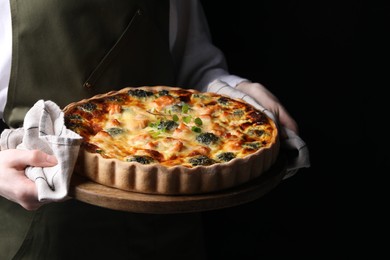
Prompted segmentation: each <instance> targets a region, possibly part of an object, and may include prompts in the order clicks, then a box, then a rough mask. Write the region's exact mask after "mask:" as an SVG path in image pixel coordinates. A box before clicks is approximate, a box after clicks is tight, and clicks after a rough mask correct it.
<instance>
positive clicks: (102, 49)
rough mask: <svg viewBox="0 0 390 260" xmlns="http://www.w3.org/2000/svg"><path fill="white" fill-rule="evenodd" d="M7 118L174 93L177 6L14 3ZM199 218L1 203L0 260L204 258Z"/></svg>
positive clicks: (14, 122)
mask: <svg viewBox="0 0 390 260" xmlns="http://www.w3.org/2000/svg"><path fill="white" fill-rule="evenodd" d="M11 12H12V22H13V23H12V25H13V60H12V70H11V81H10V86H9V92H8V93H9V94H8V99H7V105H6V109H5V114H4V115H5V117H4V118H5V120H6V122H7V123H8V125H10V126H13V127H18V126H20V125H21V124H22V122H23V118H24V113H25V112H26V111H27V110H28V109H29V108H30V107H31V106H32V105H33V104H34V103H35V102H36V101H37V100H38V99H44V100H53V101H54V102H56V103H57V104H59V105H60V106H61V107H63V106H65V105H66V104H68V103H70V102H72V101H76V100H80V99H82V98H87V97H90V96H92V95H95V94H98V93H104V92H107V91H109V90H112V89H114V88H115V89H120V88H122V87H127V86H141V85H149V86H150V85H174V84H175V71H174V68H173V65H172V60H171V57H170V52H169V38H168V37H169V35H168V25H169V17H168V15H169V1H163V0H146V1H131V0H123V1H122V0H115V1H112V0H66V1H65V0H28V1H21V0H11ZM203 254H204V251H203V241H202V227H201V219H200V214H192V213H191V214H165V215H159V214H139V213H129V212H122V211H114V210H109V209H105V208H100V207H96V206H92V205H89V204H85V203H82V202H79V201H75V200H67V201H65V202H61V203H50V204H47V205H45V206H43V207H41V208H40V209H38V210H37V211H26V210H24V209H23V208H22V207H21V206H19V205H18V204H15V203H13V202H10V201H8V200H6V199H4V198H1V197H0V259H2V260H7V259H37V260H45V259H50V260H56V259H157V258H158V259H204V255H203Z"/></svg>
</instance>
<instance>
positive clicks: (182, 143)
mask: <svg viewBox="0 0 390 260" xmlns="http://www.w3.org/2000/svg"><path fill="white" fill-rule="evenodd" d="M63 111H64V115H65V124H66V126H67V128H68V129H70V130H72V131H74V132H76V133H78V134H79V135H81V136H82V137H83V143H82V145H81V149H80V153H79V157H78V160H77V163H76V167H75V173H76V174H79V175H82V176H85V177H87V178H88V179H90V180H91V181H94V182H97V183H100V184H102V185H106V186H109V187H113V188H118V189H122V190H127V191H132V192H141V193H150V194H166V195H180V194H199V193H208V192H216V191H220V190H224V189H227V188H231V187H234V186H237V185H240V184H242V183H245V182H247V181H249V180H251V179H253V178H256V177H258V176H260V175H261V174H262V173H264V172H265V171H267V170H268V169H269V168H270V167H271V166H272V164H273V163H274V162H275V161H276V159H277V157H278V153H279V147H280V144H279V134H278V128H277V126H276V124H275V122H274V121H273V120H272V119H271V118H269V117H268V116H267V115H266V114H265V113H263V112H261V111H259V110H257V109H255V108H254V107H253V106H252V105H250V104H248V103H246V102H245V101H243V100H241V99H233V98H230V97H228V96H225V95H220V94H216V93H212V92H200V91H197V90H194V89H183V88H178V87H170V86H144V87H127V88H124V89H121V90H117V91H111V92H108V93H105V94H100V95H96V96H94V97H92V98H89V99H83V100H80V101H78V102H74V103H71V104H69V105H67V106H66V107H65V108H64V110H63Z"/></svg>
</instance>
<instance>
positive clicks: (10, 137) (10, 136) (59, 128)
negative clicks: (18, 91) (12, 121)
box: [0, 100, 82, 201]
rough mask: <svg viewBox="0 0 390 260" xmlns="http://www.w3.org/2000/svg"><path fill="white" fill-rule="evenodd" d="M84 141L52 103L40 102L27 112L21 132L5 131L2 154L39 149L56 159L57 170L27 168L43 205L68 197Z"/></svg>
mask: <svg viewBox="0 0 390 260" xmlns="http://www.w3.org/2000/svg"><path fill="white" fill-rule="evenodd" d="M81 141H82V137H81V136H79V135H78V134H76V133H75V132H73V131H71V130H69V129H67V128H66V126H65V124H64V114H63V112H62V110H61V109H60V108H59V107H58V105H57V104H55V103H54V102H52V101H43V100H39V101H37V102H36V103H35V105H34V106H33V107H32V108H31V109H30V110H29V111H28V112H27V114H26V116H25V118H24V124H23V127H21V128H16V129H5V130H4V131H3V133H2V134H1V139H0V145H1V150H5V149H15V148H16V149H26V150H34V149H38V150H41V151H43V152H45V153H48V154H51V155H55V156H56V158H57V160H58V164H57V165H55V166H53V167H43V168H42V167H32V166H29V167H27V168H26V171H25V172H26V176H27V177H28V178H29V179H31V180H32V181H34V182H35V184H36V186H37V190H38V199H39V201H60V200H63V199H65V198H66V197H67V194H68V190H69V182H70V179H71V177H72V173H73V168H74V166H75V163H76V160H77V156H78V153H79V148H80V145H81Z"/></svg>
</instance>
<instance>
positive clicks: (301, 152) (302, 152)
mask: <svg viewBox="0 0 390 260" xmlns="http://www.w3.org/2000/svg"><path fill="white" fill-rule="evenodd" d="M207 90H208V91H210V92H214V93H217V94H223V95H227V96H229V97H232V98H239V99H242V100H244V101H246V102H247V103H249V104H251V105H252V106H254V107H255V108H257V109H258V110H260V111H262V112H264V113H266V114H267V115H268V116H269V117H270V118H271V119H272V120H274V121H275V122H276V123H277V124H278V121H277V120H276V118H275V115H274V114H272V113H271V112H270V111H268V110H267V109H265V108H264V107H263V106H262V105H261V104H259V103H258V102H257V101H256V100H254V99H253V98H252V97H250V96H248V95H247V94H245V93H243V92H241V91H239V90H237V89H235V88H233V87H232V86H230V85H228V84H226V83H225V82H223V81H221V80H215V81H213V82H211V84H210V85H209V86H208V89H207ZM278 127H279V128H280V126H279V125H278ZM283 130H284V131H285V132H286V134H287V136H288V138H287V139H282V140H281V146H282V149H284V150H285V151H286V154H287V157H288V158H287V159H288V160H287V161H288V163H287V172H286V175H285V176H284V177H283V179H287V178H289V177H291V176H293V175H294V174H295V173H297V171H298V170H299V169H301V168H308V167H310V157H309V149H308V147H307V145H306V143H305V142H304V141H303V140H302V139H301V138H300V137H299V136H298V135H297V134H295V133H294V132H293V131H292V130H290V129H288V128H285V127H283Z"/></svg>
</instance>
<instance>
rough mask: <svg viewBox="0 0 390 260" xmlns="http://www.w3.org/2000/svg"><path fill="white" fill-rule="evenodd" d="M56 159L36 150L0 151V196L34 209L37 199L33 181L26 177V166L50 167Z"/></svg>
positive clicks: (37, 202) (38, 204)
mask: <svg viewBox="0 0 390 260" xmlns="http://www.w3.org/2000/svg"><path fill="white" fill-rule="evenodd" d="M56 164H57V159H56V158H55V157H54V156H52V155H48V154H46V153H44V152H42V151H38V150H32V151H30V150H17V149H9V150H4V151H0V196H3V197H4V198H6V199H8V200H11V201H13V202H16V203H18V204H19V205H21V206H22V207H23V208H25V209H27V210H36V209H38V208H39V207H40V206H42V205H43V204H44V203H43V202H39V201H38V193H37V188H36V186H35V183H34V182H33V181H31V180H30V179H29V178H27V177H26V175H25V173H24V171H25V169H26V167H27V166H36V167H50V166H54V165H56Z"/></svg>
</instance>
